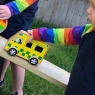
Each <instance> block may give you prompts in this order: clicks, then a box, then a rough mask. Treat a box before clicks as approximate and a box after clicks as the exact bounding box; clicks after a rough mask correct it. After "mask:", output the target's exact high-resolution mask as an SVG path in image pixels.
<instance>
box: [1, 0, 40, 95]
mask: <svg viewBox="0 0 95 95" xmlns="http://www.w3.org/2000/svg"><path fill="white" fill-rule="evenodd" d="M38 1H39V0H0V20H6V19H8V26H7V28H6V29H5V31H3V32H2V33H1V34H0V36H2V37H4V38H6V39H9V38H10V37H11V36H13V35H14V34H15V33H17V32H18V31H20V30H25V31H27V30H28V29H30V28H31V23H32V22H33V19H34V17H35V13H36V12H37V10H38V6H37V3H38ZM0 60H1V61H0V67H2V68H1V70H0V71H1V72H0V73H1V77H0V88H2V86H3V83H4V75H5V72H6V69H7V67H8V65H9V63H10V62H9V61H8V60H6V59H3V58H0ZM11 69H12V78H13V89H12V92H11V93H12V95H23V83H24V75H25V70H24V69H23V68H21V67H19V66H17V65H15V64H13V63H11ZM6 93H7V92H6Z"/></svg>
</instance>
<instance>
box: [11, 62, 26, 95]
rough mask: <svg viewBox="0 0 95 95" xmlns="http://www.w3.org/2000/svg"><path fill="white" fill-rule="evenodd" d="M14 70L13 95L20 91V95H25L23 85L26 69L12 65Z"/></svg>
mask: <svg viewBox="0 0 95 95" xmlns="http://www.w3.org/2000/svg"><path fill="white" fill-rule="evenodd" d="M11 68H12V78H13V89H12V94H14V93H15V92H16V91H18V95H23V90H22V89H23V83H24V76H25V69H24V68H22V67H20V66H18V65H16V64H14V63H11Z"/></svg>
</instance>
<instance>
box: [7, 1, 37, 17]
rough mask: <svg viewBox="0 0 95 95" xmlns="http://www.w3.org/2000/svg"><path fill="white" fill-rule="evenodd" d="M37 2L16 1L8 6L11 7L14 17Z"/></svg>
mask: <svg viewBox="0 0 95 95" xmlns="http://www.w3.org/2000/svg"><path fill="white" fill-rule="evenodd" d="M35 1H36V0H15V1H12V2H9V3H8V4H6V5H7V6H8V7H9V9H10V11H11V15H12V16H13V15H16V14H19V13H21V12H22V11H23V10H25V9H26V8H27V7H29V6H30V5H32V4H33V3H34V2H35Z"/></svg>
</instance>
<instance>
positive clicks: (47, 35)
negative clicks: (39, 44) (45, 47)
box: [33, 24, 94, 45]
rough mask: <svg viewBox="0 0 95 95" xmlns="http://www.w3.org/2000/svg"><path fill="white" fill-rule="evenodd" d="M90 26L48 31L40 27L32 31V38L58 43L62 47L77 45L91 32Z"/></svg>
mask: <svg viewBox="0 0 95 95" xmlns="http://www.w3.org/2000/svg"><path fill="white" fill-rule="evenodd" d="M93 29H94V28H93V27H92V25H91V24H86V25H84V26H75V27H73V28H57V29H54V28H53V29H48V28H46V27H41V28H37V29H33V38H34V39H35V40H40V41H45V42H50V43H59V44H62V45H77V44H79V43H80V40H81V38H82V36H84V35H85V34H86V33H89V32H91V31H92V30H93Z"/></svg>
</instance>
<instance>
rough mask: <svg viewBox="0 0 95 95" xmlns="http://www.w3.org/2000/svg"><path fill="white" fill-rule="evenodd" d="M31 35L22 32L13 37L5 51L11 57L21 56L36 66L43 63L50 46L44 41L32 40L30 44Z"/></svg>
mask: <svg viewBox="0 0 95 95" xmlns="http://www.w3.org/2000/svg"><path fill="white" fill-rule="evenodd" d="M29 37H30V35H29V34H27V33H26V32H25V31H23V30H21V31H19V32H18V33H16V34H15V35H14V36H12V37H11V38H10V39H9V40H8V42H7V43H6V46H5V50H6V51H8V52H9V55H11V56H15V55H17V56H20V57H22V58H24V59H26V60H29V62H30V64H32V65H36V64H38V63H41V61H42V60H43V58H44V56H45V54H46V52H47V50H48V47H49V46H48V44H46V43H45V42H42V41H36V40H32V41H31V42H30V43H28V39H29Z"/></svg>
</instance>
